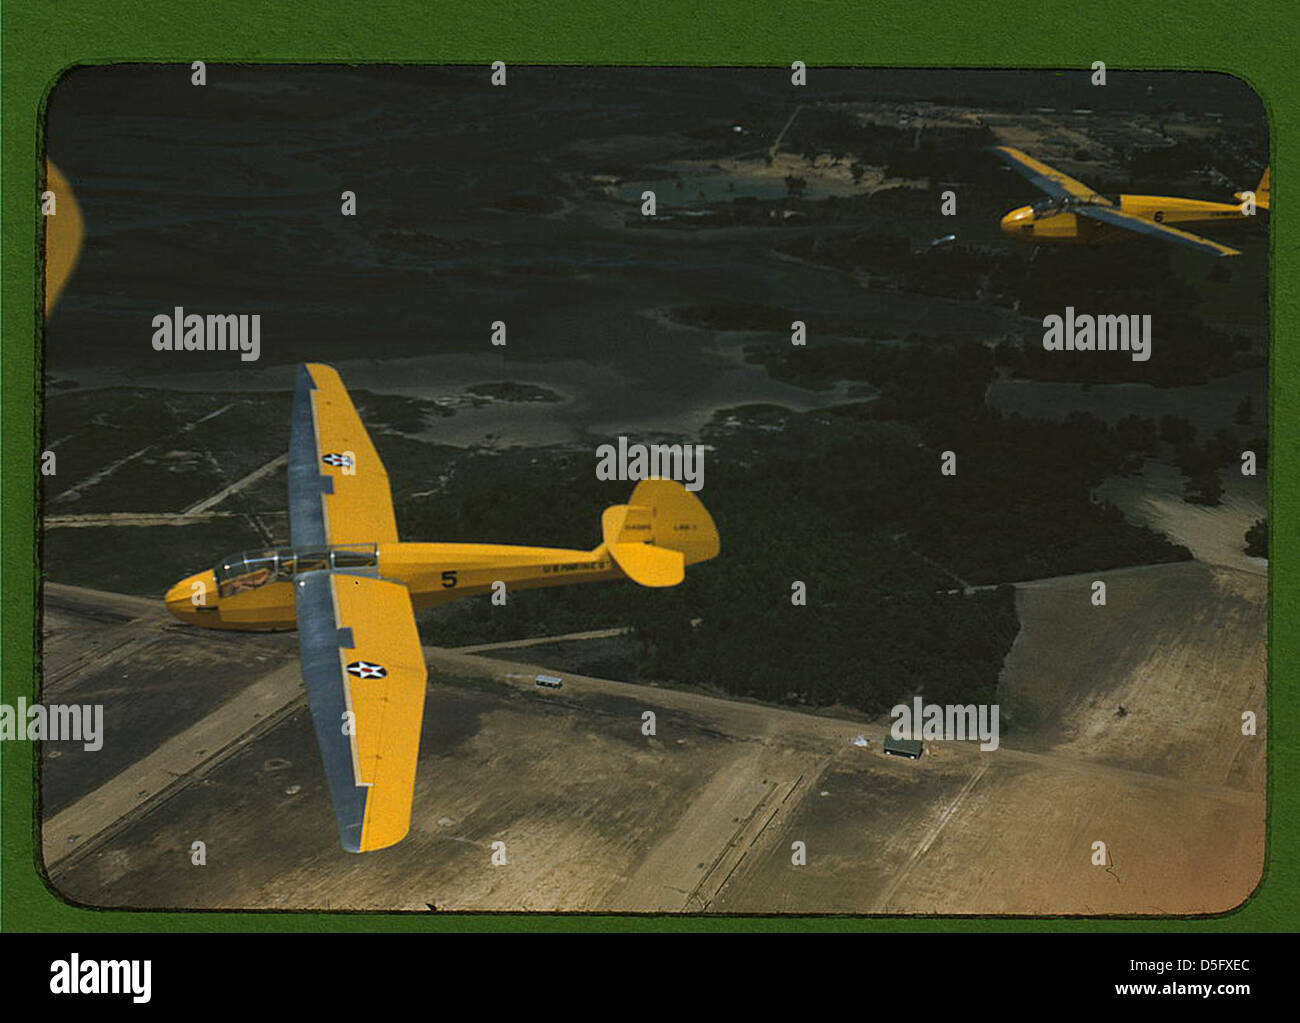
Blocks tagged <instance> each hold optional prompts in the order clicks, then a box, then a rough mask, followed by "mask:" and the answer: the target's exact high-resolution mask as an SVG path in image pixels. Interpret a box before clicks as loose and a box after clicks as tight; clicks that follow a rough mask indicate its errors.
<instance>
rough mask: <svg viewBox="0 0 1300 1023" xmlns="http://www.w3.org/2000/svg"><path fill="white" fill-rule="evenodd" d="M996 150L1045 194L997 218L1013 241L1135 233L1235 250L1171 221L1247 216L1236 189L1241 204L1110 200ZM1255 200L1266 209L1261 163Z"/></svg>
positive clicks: (1216, 251) (1096, 239)
mask: <svg viewBox="0 0 1300 1023" xmlns="http://www.w3.org/2000/svg"><path fill="white" fill-rule="evenodd" d="M997 152H998V155H999V156H1000V157H1002V159H1003V160H1004V161H1005V162H1006V163H1007V164H1008V165H1009V166H1011V167H1012V168H1013V169H1015V170H1016V171H1017V172H1018V173H1020V174H1022V175H1023V176H1024V177H1025V178H1027V179H1028V180H1029V181H1030V182H1032V183H1033V184H1034V185H1036V186H1037V187H1038V188H1040V189H1042V190H1043V191H1044V192H1046V193H1047V195H1048V196H1049V198H1047V199H1044V200H1042V201H1041V202H1037V203H1034V204H1033V205H1032V206H1022V207H1020V208H1019V209H1015V210H1012V211H1011V212H1010V213H1008V214H1007V215H1006V216H1005V217H1003V218H1002V231H1003V233H1005V234H1008V235H1010V236H1011V237H1012V238H1015V239H1016V240H1017V241H1024V242H1032V243H1034V244H1057V245H1061V244H1065V245H1101V244H1105V243H1109V242H1113V241H1118V240H1120V239H1121V238H1125V237H1131V236H1132V235H1133V234H1141V235H1145V236H1147V237H1149V238H1156V239H1159V240H1160V241H1165V242H1173V243H1174V244H1177V245H1183V246H1186V247H1188V248H1192V249H1195V250H1197V251H1198V252H1205V253H1209V254H1211V255H1215V256H1238V255H1240V254H1241V253H1240V251H1239V250H1238V249H1233V248H1229V247H1228V246H1227V245H1222V244H1220V243H1219V242H1216V241H1212V240H1211V239H1209V238H1203V237H1201V236H1200V235H1198V234H1192V233H1191V232H1190V231H1184V230H1181V229H1180V228H1177V227H1172V226H1171V225H1172V224H1190V223H1207V222H1210V221H1227V222H1228V223H1240V222H1242V221H1243V220H1245V219H1246V217H1247V214H1246V212H1245V202H1244V199H1245V193H1241V192H1239V193H1237V198H1238V199H1242V200H1243V202H1242V205H1233V204H1231V203H1219V202H1206V201H1203V200H1201V199H1181V198H1177V197H1174V196H1167V195H1121V196H1120V197H1119V201H1118V202H1117V203H1116V202H1112V201H1111V200H1110V199H1107V198H1106V197H1105V196H1103V195H1101V194H1099V193H1098V192H1095V191H1094V190H1093V189H1091V188H1089V187H1088V186H1087V185H1085V184H1084V183H1083V182H1081V181H1076V180H1075V179H1074V178H1072V177H1069V176H1068V175H1065V174H1062V173H1061V172H1060V171H1058V170H1056V169H1055V168H1054V167H1049V166H1048V165H1047V164H1045V163H1043V162H1042V161H1040V160H1035V159H1034V158H1033V157H1032V156H1029V155H1028V154H1027V153H1022V152H1021V151H1020V150H1019V149H1013V148H1011V147H1010V146H999V147H997ZM1261 197H1262V198H1261ZM1255 205H1256V206H1257V207H1260V208H1262V209H1265V210H1267V209H1268V208H1269V172H1268V170H1267V168H1266V169H1265V171H1264V176H1263V178H1261V179H1260V183H1259V186H1258V188H1257V189H1256V195H1255Z"/></svg>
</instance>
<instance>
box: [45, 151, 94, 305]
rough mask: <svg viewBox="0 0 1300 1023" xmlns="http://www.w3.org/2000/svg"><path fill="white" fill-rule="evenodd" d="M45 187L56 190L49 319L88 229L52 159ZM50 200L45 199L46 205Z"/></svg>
mask: <svg viewBox="0 0 1300 1023" xmlns="http://www.w3.org/2000/svg"><path fill="white" fill-rule="evenodd" d="M45 188H46V190H47V191H49V192H53V193H54V209H53V212H52V213H45V215H44V217H43V219H44V221H45V316H46V318H47V319H48V318H49V315H50V311H51V310H52V309H53V308H54V304H55V303H56V302H57V301H58V300H59V295H60V294H62V292H63V288H64V285H66V284H67V283H68V278H69V277H71V276H72V271H73V270H74V269H75V268H76V265H77V257H78V256H79V255H80V254H81V239H82V237H83V235H84V233H85V228H84V225H83V223H82V220H81V210H80V209H78V207H77V200H76V199H75V198H73V195H72V186H71V185H69V184H68V182H67V179H66V178H64V176H63V175H62V174H60V173H59V169H58V168H57V167H55V166H54V164H52V163H51V162H50V161H49V160H46V161H45ZM45 206H46V203H45V201H44V200H42V207H45Z"/></svg>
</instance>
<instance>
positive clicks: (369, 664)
mask: <svg viewBox="0 0 1300 1023" xmlns="http://www.w3.org/2000/svg"><path fill="white" fill-rule="evenodd" d="M348 674H349V675H355V676H356V677H357V678H383V677H384V676H385V675H387V674H388V669H387V668H385V667H384V666H383V665H382V664H375V663H374V662H373V661H353V662H352V663H351V664H349V665H348Z"/></svg>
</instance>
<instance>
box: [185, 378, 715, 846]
mask: <svg viewBox="0 0 1300 1023" xmlns="http://www.w3.org/2000/svg"><path fill="white" fill-rule="evenodd" d="M289 526H290V540H291V544H292V545H291V546H289V547H280V548H275V549H272V550H262V551H249V552H245V553H243V554H237V555H234V556H233V557H230V558H227V559H226V560H225V561H223V562H222V563H221V564H220V565H218V566H217V567H216V568H215V569H212V570H209V571H206V572H200V573H198V574H197V575H193V576H190V577H189V578H187V579H184V580H182V581H181V582H179V583H177V584H176V585H175V586H173V587H172V588H171V590H169V591H168V593H167V597H166V601H167V607H168V609H169V610H170V611H171V612H172V614H174V615H175V616H176V617H177V618H179V619H180V620H181V621H184V622H187V623H189V624H192V625H199V626H203V627H205V628H211V629H237V630H251V631H263V630H271V629H292V628H294V627H297V629H298V642H299V649H300V651H301V655H302V672H303V680H304V682H305V684H306V689H307V699H308V704H309V705H310V708H311V715H312V722H313V724H314V725H315V729H316V738H317V743H318V745H319V747H320V751H321V759H322V760H323V761H324V765H325V776H326V780H327V782H328V784H329V789H330V798H331V801H332V802H333V804H334V814H335V818H336V819H337V823H338V829H339V839H340V841H341V843H342V845H343V848H344V849H346V850H348V851H349V852H369V851H371V850H374V849H382V848H384V847H386V846H390V845H393V844H394V843H396V842H400V841H401V840H402V839H403V838H404V837H405V836H406V834H407V832H408V831H409V829H410V823H411V803H412V798H413V794H414V790H415V774H416V760H417V757H418V754H419V745H420V729H421V724H422V719H423V713H424V693H425V687H426V683H427V677H426V671H425V665H424V654H423V650H422V648H421V646H420V637H419V633H418V631H417V629H416V626H415V611H417V610H419V609H423V608H427V607H432V606H434V605H436V604H441V603H445V602H447V601H451V600H456V599H458V598H460V597H469V596H476V595H479V594H485V593H489V592H491V591H492V589H493V587H494V585H495V584H497V583H502V582H503V583H505V585H506V587H507V590H518V589H529V588H533V587H540V586H562V585H567V584H570V583H585V582H600V581H602V580H613V579H631V580H633V581H634V582H637V583H640V584H641V585H642V586H674V585H676V584H677V583H679V582H681V581H682V578H683V576H684V573H685V566H686V565H691V564H695V563H696V562H700V561H707V560H708V559H710V558H712V557H715V556H716V555H717V553H718V549H719V541H718V531H717V528H716V527H715V526H714V524H713V519H712V518H711V517H710V516H709V513H708V512H707V511H706V510H705V508H704V505H703V504H701V503H700V501H699V499H698V498H696V497H695V495H694V494H692V493H690V492H689V491H687V490H686V489H685V488H684V487H683V486H682V485H681V484H680V483H676V482H674V481H671V480H644V481H642V482H640V483H638V484H637V486H636V487H635V488H634V489H633V491H632V496H631V497H630V498H629V500H628V504H625V505H615V506H614V507H611V508H607V509H606V510H605V512H604V515H603V516H602V518H601V531H602V543H601V544H600V545H599V546H597V547H596V548H595V549H594V550H590V551H582V550H561V549H557V548H550V547H515V546H502V545H496V544H458V543H401V542H399V541H398V538H397V525H396V520H395V518H394V515H393V502H392V496H391V493H390V490H389V485H388V473H387V471H386V470H385V469H384V465H383V462H382V461H380V458H379V455H378V453H377V452H376V451H375V447H374V445H373V444H372V443H371V441H370V438H369V436H368V435H367V434H366V430H365V427H364V426H363V425H362V423H361V419H360V417H359V416H358V415H357V412H356V409H355V407H354V406H353V404H352V400H351V398H349V397H348V393H347V390H346V388H344V386H343V381H342V380H341V379H340V378H339V375H338V373H336V372H335V371H334V370H333V369H331V368H330V367H329V366H324V365H320V364H318V363H313V364H309V365H306V366H303V367H302V368H301V369H300V370H299V374H298V383H297V387H296V388H295V391H294V403H293V419H292V428H291V431H290V441H289Z"/></svg>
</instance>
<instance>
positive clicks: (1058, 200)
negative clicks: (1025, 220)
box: [1029, 196, 1069, 213]
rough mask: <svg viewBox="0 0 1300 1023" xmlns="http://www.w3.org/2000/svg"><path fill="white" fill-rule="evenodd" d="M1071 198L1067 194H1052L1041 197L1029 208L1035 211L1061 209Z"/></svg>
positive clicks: (1042, 211)
mask: <svg viewBox="0 0 1300 1023" xmlns="http://www.w3.org/2000/svg"><path fill="white" fill-rule="evenodd" d="M1068 203H1069V200H1068V199H1067V198H1066V197H1065V196H1050V197H1049V198H1046V199H1039V200H1038V202H1036V203H1034V204H1033V205H1032V206H1030V207H1029V208H1030V209H1031V210H1033V211H1034V212H1035V213H1050V212H1052V211H1053V210H1061V209H1064V208H1065V207H1066V205H1068Z"/></svg>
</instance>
